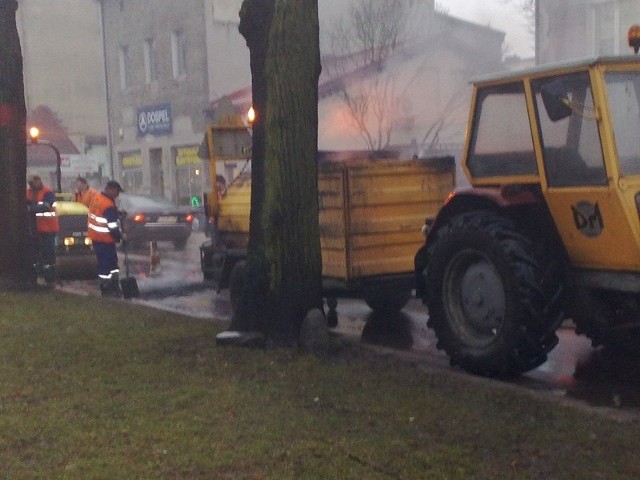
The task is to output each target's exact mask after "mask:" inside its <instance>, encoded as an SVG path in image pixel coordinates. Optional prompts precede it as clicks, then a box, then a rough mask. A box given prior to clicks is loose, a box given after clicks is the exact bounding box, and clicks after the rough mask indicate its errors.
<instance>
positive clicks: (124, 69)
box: [118, 45, 131, 90]
mask: <svg viewBox="0 0 640 480" xmlns="http://www.w3.org/2000/svg"><path fill="white" fill-rule="evenodd" d="M118 62H119V64H120V88H122V90H126V89H127V88H128V87H129V86H131V64H130V60H129V46H127V45H125V46H123V47H120V54H119V56H118Z"/></svg>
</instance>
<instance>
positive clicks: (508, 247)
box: [425, 211, 562, 376]
mask: <svg viewBox="0 0 640 480" xmlns="http://www.w3.org/2000/svg"><path fill="white" fill-rule="evenodd" d="M429 258H430V261H429V264H428V267H427V269H426V272H425V280H426V286H427V295H426V302H425V303H427V306H428V308H429V321H428V325H429V326H430V327H431V328H433V330H434V331H435V333H436V336H437V337H438V348H441V349H444V350H445V351H446V353H447V354H448V355H449V357H450V360H451V363H452V365H459V366H460V367H462V368H463V369H465V370H467V371H469V372H471V373H475V374H480V375H486V376H510V375H514V374H519V373H522V372H526V371H528V370H531V369H533V368H535V367H537V366H538V365H540V364H542V363H543V362H544V361H545V360H546V358H547V353H548V352H549V351H550V350H551V349H552V348H553V347H554V346H555V345H556V344H557V342H558V338H557V336H556V334H555V328H556V325H557V321H558V320H557V319H558V318H561V316H562V313H561V311H560V302H559V301H558V296H559V295H558V289H559V286H558V287H557V288H547V287H546V286H543V285H542V278H543V269H542V268H541V265H540V264H539V262H538V261H537V260H536V256H535V254H534V245H533V242H531V241H530V240H529V239H528V238H526V237H525V236H523V235H522V234H521V233H520V232H519V231H518V230H517V228H516V226H515V224H514V223H513V222H512V221H511V220H509V219H508V218H505V217H502V216H500V215H499V214H497V213H494V212H491V211H475V212H469V213H464V214H460V215H457V216H455V217H453V218H452V219H451V220H450V221H449V223H448V225H446V226H444V227H443V228H441V229H440V230H439V231H438V232H437V238H436V239H435V241H434V242H433V243H432V244H431V246H430V248H429Z"/></svg>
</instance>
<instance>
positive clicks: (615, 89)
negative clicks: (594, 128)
mask: <svg viewBox="0 0 640 480" xmlns="http://www.w3.org/2000/svg"><path fill="white" fill-rule="evenodd" d="M606 81H607V96H608V99H609V110H610V112H611V118H612V122H613V131H614V132H615V134H616V148H617V151H618V161H619V162H620V174H621V175H622V176H629V175H640V134H638V132H640V72H610V73H607V75H606Z"/></svg>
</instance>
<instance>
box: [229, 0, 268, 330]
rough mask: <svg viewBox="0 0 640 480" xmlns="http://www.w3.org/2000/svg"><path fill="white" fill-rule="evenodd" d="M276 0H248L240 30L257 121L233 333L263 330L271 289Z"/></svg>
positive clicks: (255, 123)
mask: <svg viewBox="0 0 640 480" xmlns="http://www.w3.org/2000/svg"><path fill="white" fill-rule="evenodd" d="M275 2H276V0H244V1H243V3H242V7H241V9H240V26H239V30H240V33H241V34H242V36H244V38H245V40H246V42H247V46H248V47H249V55H250V65H251V90H252V102H253V107H254V110H255V111H256V119H255V121H254V122H253V126H252V130H253V133H252V144H251V212H250V217H249V245H248V249H247V264H246V266H245V267H244V272H243V275H242V282H241V283H240V284H239V285H237V284H235V282H234V283H232V285H231V286H230V288H231V289H236V288H237V289H240V291H239V292H238V302H236V304H235V305H234V311H233V314H232V320H231V325H230V327H229V329H230V330H239V331H263V330H264V325H265V317H264V315H263V312H264V311H265V309H266V306H267V293H268V287H269V280H268V276H267V275H268V269H267V267H266V259H265V256H264V231H263V227H262V220H261V218H262V206H263V204H264V182H265V174H264V168H265V167H264V145H265V143H264V141H265V121H264V119H265V116H264V112H265V111H266V109H267V79H266V76H265V61H266V58H267V38H268V36H269V28H270V26H271V19H272V17H273V12H274V10H275Z"/></svg>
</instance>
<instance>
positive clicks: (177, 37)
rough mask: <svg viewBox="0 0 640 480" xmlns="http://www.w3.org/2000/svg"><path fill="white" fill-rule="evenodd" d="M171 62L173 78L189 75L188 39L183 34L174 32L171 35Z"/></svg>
mask: <svg viewBox="0 0 640 480" xmlns="http://www.w3.org/2000/svg"><path fill="white" fill-rule="evenodd" d="M171 61H172V63H173V78H178V77H181V76H183V75H186V73H187V37H186V35H185V34H184V33H183V32H179V31H174V32H173V33H172V34H171Z"/></svg>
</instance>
